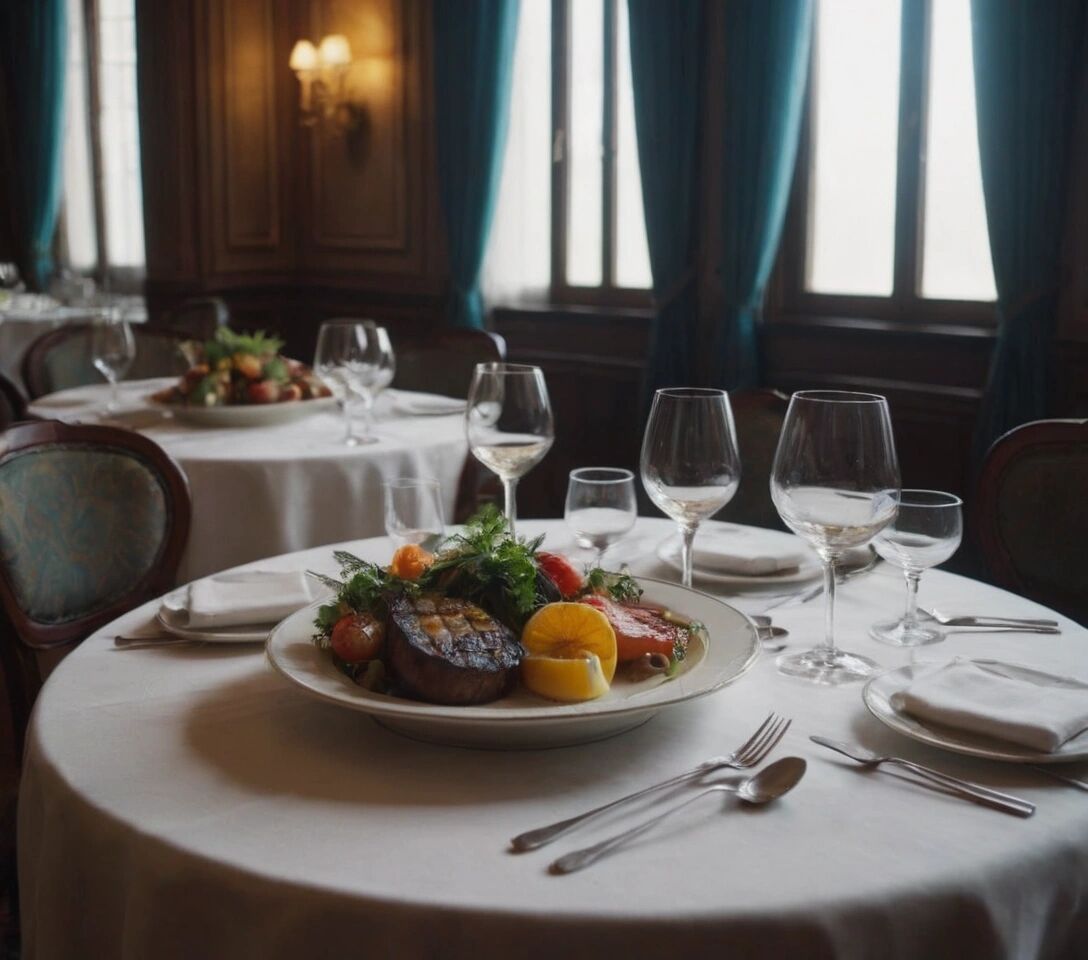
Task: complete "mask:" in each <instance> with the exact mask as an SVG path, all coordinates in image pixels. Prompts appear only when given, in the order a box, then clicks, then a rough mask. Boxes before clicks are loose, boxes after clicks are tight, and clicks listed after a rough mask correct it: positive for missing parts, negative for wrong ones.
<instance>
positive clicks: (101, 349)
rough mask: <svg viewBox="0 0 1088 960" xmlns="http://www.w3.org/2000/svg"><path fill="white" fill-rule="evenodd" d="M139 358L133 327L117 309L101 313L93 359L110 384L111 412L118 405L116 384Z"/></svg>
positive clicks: (96, 323)
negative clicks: (137, 357)
mask: <svg viewBox="0 0 1088 960" xmlns="http://www.w3.org/2000/svg"><path fill="white" fill-rule="evenodd" d="M135 359H136V339H135V337H134V336H133V335H132V327H130V326H129V325H128V324H127V323H126V322H125V321H124V320H122V319H121V318H120V316H119V315H117V314H116V313H109V312H107V313H102V314H100V315H99V316H98V317H97V318H96V319H95V321H94V324H93V327H92V331H91V360H92V362H93V363H94V366H95V369H97V370H98V372H99V373H101V374H102V376H103V377H105V378H106V381H107V382H108V383H109V385H110V399H109V402H108V403H107V404H106V410H107V412H109V413H116V412H117V409H118V407H119V400H118V393H117V384H118V381H120V380H123V379H124V377H125V374H126V373H128V371H129V367H131V366H132V361H133V360H135Z"/></svg>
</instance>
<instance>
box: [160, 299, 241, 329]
mask: <svg viewBox="0 0 1088 960" xmlns="http://www.w3.org/2000/svg"><path fill="white" fill-rule="evenodd" d="M164 319H165V323H164V324H163V325H164V326H165V327H167V328H168V329H169V330H170V331H172V332H175V333H179V334H184V335H186V336H188V337H190V338H191V339H193V340H211V339H212V337H214V336H215V331H216V330H217V329H218V328H219V327H226V326H229V325H230V308H229V307H228V306H227V304H226V301H224V300H222V299H220V298H219V297H193V298H192V299H190V300H184V301H182V302H181V303H179V304H178V305H177V306H176V307H173V308H171V309H170V310H169V311H167V313H166V316H165V318H164Z"/></svg>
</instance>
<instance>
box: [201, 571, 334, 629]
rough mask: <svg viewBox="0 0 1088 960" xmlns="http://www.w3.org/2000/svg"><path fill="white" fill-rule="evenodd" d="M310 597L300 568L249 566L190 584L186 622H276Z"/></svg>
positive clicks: (227, 624)
mask: <svg viewBox="0 0 1088 960" xmlns="http://www.w3.org/2000/svg"><path fill="white" fill-rule="evenodd" d="M311 599H313V598H312V596H311V594H310V585H309V583H308V582H307V580H306V575H305V574H304V573H303V572H302V571H301V570H291V571H286V572H279V571H271V570H250V571H246V572H244V573H232V574H226V575H223V576H218V577H206V578H205V579H203V580H197V581H196V583H193V584H191V585H190V586H189V603H188V611H189V626H190V627H193V628H197V629H201V628H207V627H233V626H238V625H240V624H264V623H278V622H279V621H280V620H282V619H283V618H284V617H286V616H288V615H289V614H292V613H294V612H295V611H296V610H298V609H299V608H300V607H304V606H306V604H308V603H309V602H310V600H311Z"/></svg>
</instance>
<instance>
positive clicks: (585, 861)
mask: <svg viewBox="0 0 1088 960" xmlns="http://www.w3.org/2000/svg"><path fill="white" fill-rule="evenodd" d="M804 775H805V761H804V760H802V759H801V758H800V757H783V758H782V759H781V760H777V761H775V762H774V763H772V764H771V765H770V766H769V767H764V768H763V769H762V770H760V771H759V773H757V774H755V775H754V776H751V777H748V778H747V779H746V780H742V781H741V782H740V783H716V784H714V786H712V787H707V788H706V789H704V790H700V791H699V792H698V793H696V794H694V795H693V796H690V797H688V798H687V800H685V801H683V803H678V804H677V805H676V806H675V807H670V808H669V809H668V810H666V811H665V812H664V813H659V814H658V815H657V816H656V817H652V818H651V819H649V820H645V821H643V822H642V823H640V824H639V825H638V826H635V827H631V828H630V829H629V830H624V831H623V833H617V834H616V835H615V836H612V837H609V838H608V839H607V840H602V841H601V842H600V843H597V844H594V845H593V846H592V847H585V848H584V849H582V850H573V851H571V852H570V853H567V854H564V855H563V856H561V857H560V858H559V859H558V860H555V861H553V862H552V864H551V865H550V866H549V867H548V870H549V872H550V873H558V874H562V873H573V872H574V871H575V870H581V869H582V868H583V867H588V866H589V865H590V864H591V863H594V862H596V861H597V860H599V859H600V858H601V857H603V856H604V855H605V854H606V853H610V852H611V851H613V850H615V849H617V848H618V847H622V846H623V845H624V844H625V843H627V841H629V840H633V839H634V838H635V837H638V836H641V835H642V834H643V833H645V832H646V831H647V830H649V829H650V828H651V827H654V826H656V825H657V824H659V823H661V821H662V820H665V819H667V818H668V817H671V816H672V815H673V814H674V813H676V812H677V811H678V810H683V809H684V807H686V806H688V805H689V804H692V803H694V802H695V801H696V800H698V799H699V798H700V797H705V796H707V795H708V794H711V793H735V794H736V795H737V797H738V798H740V800H742V801H743V802H744V803H748V804H752V805H755V806H759V805H760V804H764V803H770V802H771V801H772V800H777V799H778V798H779V797H781V796H782V795H783V794H786V793H789V792H790V790H792V789H793V788H794V787H795V786H797V783H798V781H800V779H801V778H802V777H803V776H804Z"/></svg>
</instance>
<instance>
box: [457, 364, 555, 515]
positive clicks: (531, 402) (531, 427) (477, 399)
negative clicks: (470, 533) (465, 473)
mask: <svg viewBox="0 0 1088 960" xmlns="http://www.w3.org/2000/svg"><path fill="white" fill-rule="evenodd" d="M465 436H466V437H467V438H468V445H469V449H470V450H471V451H472V455H473V456H474V457H475V458H476V459H477V460H479V461H480V463H482V464H483V465H484V466H485V467H488V468H489V469H491V470H493V471H494V472H495V473H497V474H498V475H499V479H500V480H502V485H503V490H504V492H505V499H506V511H505V512H506V522H507V524H508V525H509V527H510V532H511V534H512V533H513V532H514V524H515V522H516V520H517V500H516V495H517V483H518V480H519V479H521V478H522V477H523V476H525V474H527V473H528V472H529V471H530V470H531V469H532V468H533V467H535V466H536V465H537V464H538V463H539V462H540V461H541V460H542V459H543V458H544V455H545V454H546V453H547V452H548V450H549V449H550V448H551V445H552V443H553V441H554V439H555V426H554V423H553V421H552V408H551V401H550V400H549V399H548V387H547V384H545V382H544V372H543V371H542V370H541V369H540V367H532V366H528V365H525V364H520V363H478V364H476V370H475V371H474V373H473V375H472V384H471V385H470V387H469V391H468V405H467V407H466V408H465Z"/></svg>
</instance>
